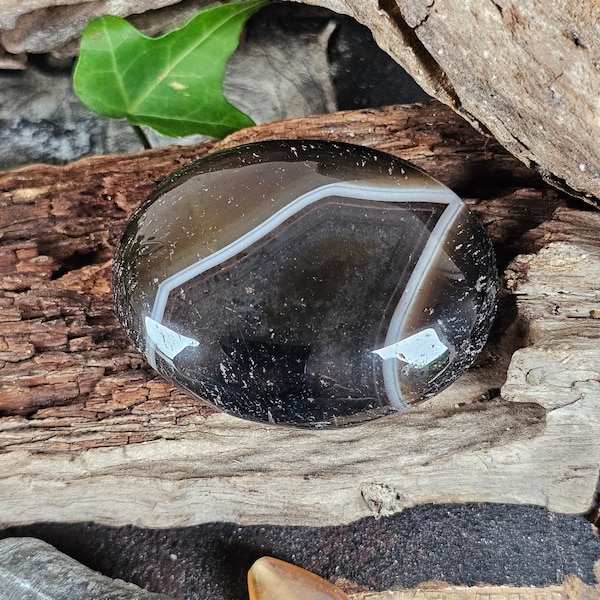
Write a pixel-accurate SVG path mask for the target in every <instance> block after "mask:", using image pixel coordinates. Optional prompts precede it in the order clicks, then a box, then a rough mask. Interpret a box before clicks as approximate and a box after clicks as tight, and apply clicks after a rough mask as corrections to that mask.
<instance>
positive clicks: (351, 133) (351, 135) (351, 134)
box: [348, 131, 356, 138]
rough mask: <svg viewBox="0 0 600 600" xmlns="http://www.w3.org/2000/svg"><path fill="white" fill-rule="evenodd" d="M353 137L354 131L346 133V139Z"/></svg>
mask: <svg viewBox="0 0 600 600" xmlns="http://www.w3.org/2000/svg"><path fill="white" fill-rule="evenodd" d="M355 136H356V134H355V133H354V131H351V132H349V133H348V137H351V138H353V137H355Z"/></svg>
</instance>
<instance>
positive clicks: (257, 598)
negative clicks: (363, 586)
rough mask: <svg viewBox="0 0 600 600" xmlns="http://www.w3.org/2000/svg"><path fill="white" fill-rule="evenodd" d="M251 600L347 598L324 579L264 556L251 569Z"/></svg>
mask: <svg viewBox="0 0 600 600" xmlns="http://www.w3.org/2000/svg"><path fill="white" fill-rule="evenodd" d="M248 595H249V598H250V600H348V596H346V594H344V592H342V590H340V589H339V588H338V587H336V586H335V585H333V584H332V583H329V581H326V580H325V579H323V578H321V577H319V576H318V575H315V574H314V573H311V572H310V571H307V570H305V569H302V568H300V567H297V566H296V565H292V564H290V563H287V562H284V561H282V560H278V559H276V558H272V557H270V556H263V557H262V558H259V559H258V560H257V561H256V562H255V563H254V564H253V565H252V567H251V568H250V570H249V571H248Z"/></svg>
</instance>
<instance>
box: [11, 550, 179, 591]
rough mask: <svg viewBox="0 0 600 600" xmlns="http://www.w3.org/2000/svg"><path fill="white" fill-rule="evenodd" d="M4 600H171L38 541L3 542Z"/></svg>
mask: <svg viewBox="0 0 600 600" xmlns="http://www.w3.org/2000/svg"><path fill="white" fill-rule="evenodd" d="M0 595H1V597H2V599H3V600H169V598H170V597H169V596H165V595H163V594H154V593H152V592H148V591H146V590H143V589H141V588H139V587H138V586H137V585H133V584H132V583H126V582H124V581H121V580H119V579H110V578H109V577H105V576H104V575H101V574H100V573H97V572H96V571H92V570H91V569H88V568H87V567H84V566H83V565H82V564H80V563H78V562H77V561H76V560H73V559H72V558H69V557H68V556H66V555H65V554H62V552H59V551H58V550H56V548H54V547H53V546H50V545H49V544H47V543H46V542H42V541H41V540H38V539H35V538H7V539H4V540H2V541H0Z"/></svg>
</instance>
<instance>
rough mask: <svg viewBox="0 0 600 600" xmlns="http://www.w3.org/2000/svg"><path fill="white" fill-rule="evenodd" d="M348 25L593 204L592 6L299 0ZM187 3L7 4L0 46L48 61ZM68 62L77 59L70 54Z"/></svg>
mask: <svg viewBox="0 0 600 600" xmlns="http://www.w3.org/2000/svg"><path fill="white" fill-rule="evenodd" d="M302 1H304V2H306V3H308V4H316V5H319V6H323V7H327V8H330V9H332V10H334V11H336V12H340V13H345V14H349V15H352V16H353V17H354V18H356V19H357V20H358V21H360V22H361V23H364V24H365V25H366V26H367V27H369V29H370V30H371V31H372V32H373V35H374V37H375V39H376V40H377V42H378V43H379V45H380V46H381V47H382V48H383V49H384V50H385V51H386V52H387V53H388V54H390V56H392V57H393V58H394V59H395V60H396V61H397V62H399V63H400V64H401V65H403V66H404V67H405V68H406V70H407V71H408V72H409V73H410V74H411V75H412V76H413V77H414V78H415V79H416V80H417V82H419V83H420V84H421V86H422V87H423V88H424V89H425V90H426V91H427V92H429V93H430V94H431V95H432V96H434V97H436V98H437V99H438V100H440V101H442V102H444V103H445V104H447V105H449V106H451V107H452V108H453V109H454V110H456V111H457V112H458V113H459V114H461V115H462V116H463V117H465V118H466V119H467V120H469V121H470V122H471V123H472V124H474V125H475V126H476V127H481V128H482V129H483V130H487V131H490V132H491V133H492V134H493V135H494V137H495V138H496V139H497V140H499V141H500V143H501V144H503V145H504V146H505V147H506V148H507V149H508V150H509V151H510V152H511V153H512V154H514V155H515V156H517V157H518V158H519V159H520V160H522V161H523V162H524V163H525V164H527V165H530V166H532V167H536V168H537V169H538V170H539V171H540V173H542V174H543V175H544V176H545V177H546V178H547V179H548V180H551V181H553V182H554V183H555V184H556V185H559V186H566V187H567V188H570V189H572V190H573V191H575V192H577V193H579V194H581V195H583V196H584V197H587V198H588V200H589V201H590V202H592V203H594V204H595V205H598V203H599V199H600V145H599V144H598V143H597V140H598V129H599V126H600V112H599V111H600V108H599V104H598V89H600V68H599V65H600V5H599V4H598V3H597V2H594V0H583V1H576V0H561V1H559V2H552V3H548V2H544V1H543V0H535V1H534V2H528V3H523V2H519V1H518V0H486V1H482V0H468V1H465V2H460V3H456V2H454V1H453V0H379V1H378V2H365V1H364V0H302ZM205 4H207V1H206V0H195V1H193V2H183V3H181V4H178V0H143V1H142V0H93V1H82V0H68V1H65V0H26V1H18V2H17V1H16V0H8V1H5V2H3V3H2V6H1V7H0V44H1V45H2V46H3V47H4V48H5V49H7V50H8V51H10V52H13V53H21V52H48V51H51V50H52V51H57V50H59V49H60V48H61V47H63V46H64V45H65V44H67V43H68V42H69V41H70V40H73V39H74V38H76V37H77V36H78V35H79V33H80V31H81V29H82V28H83V27H84V25H85V23H86V22H87V21H88V20H89V19H91V18H93V17H94V16H98V15H101V14H106V13H110V14H117V15H121V16H127V15H137V14H139V13H143V12H144V11H151V10H152V9H157V8H160V7H166V8H163V11H158V12H157V13H152V15H151V17H150V18H145V19H142V20H141V21H140V24H143V26H144V27H148V29H149V31H155V30H156V29H157V28H161V27H164V24H165V23H173V24H177V23H179V21H180V20H181V18H185V17H186V16H187V15H189V14H190V11H191V10H195V9H197V8H198V7H200V6H202V5H205ZM70 51H71V52H73V53H74V52H76V47H75V46H74V45H71V46H70Z"/></svg>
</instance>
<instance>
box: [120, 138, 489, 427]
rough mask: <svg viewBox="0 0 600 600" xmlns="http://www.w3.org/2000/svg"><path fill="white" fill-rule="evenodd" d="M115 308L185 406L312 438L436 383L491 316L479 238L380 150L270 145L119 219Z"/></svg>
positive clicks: (428, 184)
mask: <svg viewBox="0 0 600 600" xmlns="http://www.w3.org/2000/svg"><path fill="white" fill-rule="evenodd" d="M114 287H115V299H116V306H117V313H118V315H119V317H120V320H121V322H122V323H123V325H124V327H125V329H126V330H127V332H128V334H129V336H130V337H131V339H132V340H133V342H134V344H135V345H136V347H137V348H138V349H139V350H140V351H141V352H143V353H144V355H145V357H146V358H147V360H148V362H149V363H150V364H151V365H152V366H153V367H154V368H155V369H156V370H158V371H159V372H160V373H162V374H163V375H164V376H165V377H167V378H168V379H170V380H171V381H173V382H174V383H175V384H177V385H178V386H179V387H181V388H183V389H184V390H186V391H187V392H188V393H190V394H191V395H193V396H195V397H197V398H199V399H202V400H204V401H207V402H209V403H211V404H213V405H214V406H216V407H218V408H220V409H222V410H224V411H226V412H228V413H231V414H233V415H237V416H240V417H244V418H248V419H253V420H257V421H265V422H271V423H282V424H288V425H301V426H313V427H324V426H329V425H338V426H341V425H348V424H352V423H359V422H361V421H366V420H370V419H373V418H376V417H380V416H383V415H386V414H388V413H390V412H393V411H397V410H402V409H404V408H406V407H407V406H409V405H411V404H413V403H415V402H418V401H420V400H423V399H425V398H427V397H428V396H431V395H432V394H435V393H437V392H439V391H440V390H442V389H443V388H445V387H446V386H448V385H449V384H450V383H452V381H454V380H455V379H456V378H457V377H458V376H459V375H460V374H461V373H463V372H464V371H465V370H466V369H467V368H468V366H469V365H470V364H471V363H472V362H473V360H474V358H475V356H476V355H477V353H478V352H479V351H480V350H481V348H482V346H483V344H484V343H485V340H486V336H487V333H488V331H489V328H490V325H491V322H492V319H493V316H494V310H495V298H496V266H495V260H494V254H493V250H492V247H491V244H490V242H489V240H488V238H487V236H486V235H485V233H484V231H483V230H482V229H481V227H480V226H479V224H478V223H477V221H476V220H475V218H474V217H473V215H472V214H471V213H470V212H469V211H468V209H467V208H466V206H465V205H464V204H463V203H462V201H461V200H460V199H459V198H458V197H457V196H456V195H455V194H454V193H453V192H451V191H450V190H449V189H448V188H446V187H444V186H443V185H441V184H440V183H438V182H437V181H435V180H433V179H431V178H430V177H428V176H427V175H425V174H424V173H422V172H420V171H418V170H417V169H415V168H414V167H412V166H410V165H409V164H407V163H405V162H403V161H401V160H399V159H397V158H395V157H393V156H390V155H388V154H384V153H382V152H377V151H375V150H370V149H368V148H362V147H358V146H351V145H348V144H340V143H328V142H322V141H270V142H262V143H257V144H249V145H245V146H240V147H237V148H233V149H231V150H226V151H223V152H219V153H215V154H212V155H210V156H207V157H206V158H203V159H201V160H199V161H197V162H195V163H193V164H192V165H190V166H189V167H187V168H185V169H183V170H182V171H179V172H177V173H176V174H174V175H173V176H171V177H170V178H169V179H167V180H166V181H165V182H163V183H162V184H161V185H160V186H159V188H158V189H157V190H156V191H155V192H154V193H153V194H152V195H151V196H150V197H149V198H148V199H147V200H146V202H145V203H144V204H143V205H142V206H141V207H140V209H139V210H138V211H137V212H136V214H135V215H134V216H133V218H132V219H131V221H130V222H129V224H128V226H127V229H126V231H125V234H124V236H123V239H122V243H121V247H120V249H119V252H118V254H117V257H116V260H115V277H114Z"/></svg>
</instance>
